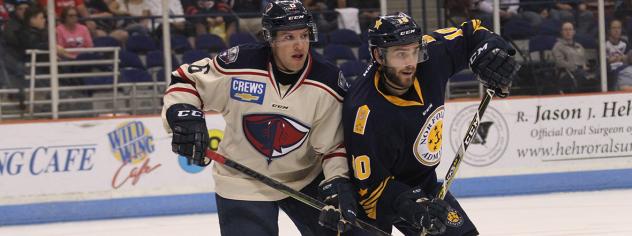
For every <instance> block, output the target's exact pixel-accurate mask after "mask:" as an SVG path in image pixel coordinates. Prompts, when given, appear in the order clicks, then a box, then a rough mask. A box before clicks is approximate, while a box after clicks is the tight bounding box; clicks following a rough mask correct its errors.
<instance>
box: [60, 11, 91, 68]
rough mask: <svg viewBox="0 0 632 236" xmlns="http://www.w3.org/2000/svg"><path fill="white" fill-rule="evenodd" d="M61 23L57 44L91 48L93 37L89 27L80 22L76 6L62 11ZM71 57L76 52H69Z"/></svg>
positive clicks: (65, 46) (68, 46)
mask: <svg viewBox="0 0 632 236" xmlns="http://www.w3.org/2000/svg"><path fill="white" fill-rule="evenodd" d="M60 21H61V24H59V25H57V28H56V31H57V45H59V46H61V47H63V48H91V47H92V46H93V45H92V37H91V36H90V31H88V27H86V26H85V25H82V24H80V23H79V13H78V12H77V9H76V8H74V7H67V8H64V9H63V10H62V12H61V18H60ZM69 56H70V57H71V58H75V57H76V56H77V54H76V53H69Z"/></svg>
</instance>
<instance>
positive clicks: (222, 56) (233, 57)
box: [217, 46, 239, 64]
mask: <svg viewBox="0 0 632 236" xmlns="http://www.w3.org/2000/svg"><path fill="white" fill-rule="evenodd" d="M238 56H239V46H234V47H232V48H229V49H226V50H225V51H223V52H221V53H219V55H217V58H219V60H220V61H222V62H224V63H225V64H230V63H233V62H235V61H237V57H238Z"/></svg>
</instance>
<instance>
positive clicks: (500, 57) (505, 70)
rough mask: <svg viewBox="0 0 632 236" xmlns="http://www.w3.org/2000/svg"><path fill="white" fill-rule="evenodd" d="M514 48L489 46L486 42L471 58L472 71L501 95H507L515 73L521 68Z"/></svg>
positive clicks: (488, 86)
mask: <svg viewBox="0 0 632 236" xmlns="http://www.w3.org/2000/svg"><path fill="white" fill-rule="evenodd" d="M514 54H516V51H515V50H513V49H508V50H504V49H500V48H491V46H490V47H488V43H485V44H484V45H483V46H481V47H480V48H479V49H477V51H476V52H474V54H472V57H471V58H470V66H471V68H472V71H474V73H476V74H477V75H478V78H479V80H480V81H481V83H483V85H484V86H485V87H486V88H490V89H493V90H494V91H496V95H498V96H499V97H503V98H504V97H507V95H509V88H510V87H511V83H512V81H513V77H514V75H515V74H516V73H517V72H518V70H520V65H519V64H518V63H517V62H516V60H514V58H513V55H514Z"/></svg>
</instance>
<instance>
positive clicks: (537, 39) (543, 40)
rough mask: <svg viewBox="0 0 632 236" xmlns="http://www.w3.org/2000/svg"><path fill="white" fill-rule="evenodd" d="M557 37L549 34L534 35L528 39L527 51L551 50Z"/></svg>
mask: <svg viewBox="0 0 632 236" xmlns="http://www.w3.org/2000/svg"><path fill="white" fill-rule="evenodd" d="M556 42H557V37H555V36H551V35H536V36H533V37H531V38H530V39H529V52H541V51H547V50H552V49H553V46H555V43H556Z"/></svg>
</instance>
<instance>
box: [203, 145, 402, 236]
mask: <svg viewBox="0 0 632 236" xmlns="http://www.w3.org/2000/svg"><path fill="white" fill-rule="evenodd" d="M206 157H208V158H211V159H212V160H214V161H215V162H217V163H219V164H222V165H225V166H229V167H231V168H233V169H235V170H238V171H239V172H241V173H244V174H246V175H248V176H250V177H252V178H255V179H256V180H259V181H260V182H262V183H264V184H265V185H268V186H270V187H271V188H273V189H276V190H278V191H280V192H282V193H285V194H287V195H288V196H290V197H292V198H294V199H296V200H298V201H300V202H302V203H305V204H307V205H308V206H310V207H313V208H316V209H318V210H321V209H323V207H325V203H323V202H321V201H318V200H316V199H315V198H313V197H310V196H309V195H307V194H304V193H301V192H299V191H296V190H294V189H292V188H290V187H288V186H287V185H285V184H283V183H281V182H279V181H276V180H274V179H272V178H270V177H268V176H265V175H263V174H261V173H259V172H257V171H255V170H253V169H250V168H248V167H247V166H244V165H242V164H239V163H237V162H235V161H233V160H231V159H228V158H226V157H224V156H222V155H220V154H218V153H216V152H213V151H211V150H210V149H206ZM353 225H354V226H356V227H358V228H360V229H363V230H365V231H367V232H370V233H372V234H374V235H382V236H387V235H388V236H390V234H389V233H386V232H384V231H382V230H380V229H378V228H377V227H375V226H373V225H371V224H369V223H366V222H364V221H362V220H360V219H356V221H355V222H354V223H353Z"/></svg>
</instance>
